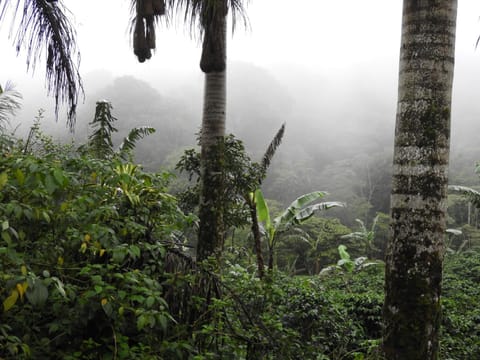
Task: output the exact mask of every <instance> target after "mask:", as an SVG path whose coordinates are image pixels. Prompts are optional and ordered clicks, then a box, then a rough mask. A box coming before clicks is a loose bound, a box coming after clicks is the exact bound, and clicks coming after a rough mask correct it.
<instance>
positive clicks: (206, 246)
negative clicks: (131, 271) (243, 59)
mask: <svg viewBox="0 0 480 360" xmlns="http://www.w3.org/2000/svg"><path fill="white" fill-rule="evenodd" d="M219 3H223V0H222V1H219ZM219 7H220V8H221V9H223V6H219ZM211 16H213V17H214V21H211V22H210V26H208V27H206V28H205V33H204V40H203V41H204V42H203V51H202V59H201V62H200V67H201V69H202V71H203V72H204V73H205V90H204V100H203V101H204V102H203V119H202V130H201V137H200V145H201V194H200V210H199V219H200V225H199V231H198V244H197V259H198V260H200V261H201V260H204V259H206V258H207V257H209V256H211V255H219V254H220V253H221V250H222V247H223V240H224V232H225V231H224V224H223V211H224V205H223V202H224V201H223V200H224V194H223V192H224V185H223V184H224V178H223V177H224V171H223V159H224V155H223V138H224V135H225V117H226V40H227V33H226V9H224V11H218V8H215V12H214V14H213V15H211Z"/></svg>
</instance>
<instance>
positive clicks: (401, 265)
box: [383, 0, 457, 360]
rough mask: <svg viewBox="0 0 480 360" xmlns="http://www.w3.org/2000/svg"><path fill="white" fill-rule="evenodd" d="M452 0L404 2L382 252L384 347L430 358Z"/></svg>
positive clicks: (436, 321) (441, 224)
mask: <svg viewBox="0 0 480 360" xmlns="http://www.w3.org/2000/svg"><path fill="white" fill-rule="evenodd" d="M456 9H457V1H456V0H405V1H404V5H403V18H402V40H401V50H400V71H399V85H398V86H399V87H398V103H397V118H396V127H395V150H394V160H393V180H392V196H391V224H390V242H389V245H388V250H387V257H386V273H385V303H384V309H383V316H384V344H383V348H384V352H385V356H386V358H387V359H389V360H397V359H398V360H406V359H408V360H415V359H419V360H420V359H422V360H429V359H437V358H438V350H439V339H438V337H439V328H440V318H441V304H440V294H441V282H442V261H443V253H444V250H443V241H444V236H445V228H446V221H445V217H446V206H447V181H448V160H449V147H450V106H451V95H452V82H453V70H454V52H455V51H454V50H455V49H454V48H455V25H456Z"/></svg>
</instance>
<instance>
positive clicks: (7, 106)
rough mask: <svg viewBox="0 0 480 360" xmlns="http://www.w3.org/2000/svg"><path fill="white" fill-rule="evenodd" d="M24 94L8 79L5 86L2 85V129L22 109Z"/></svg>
mask: <svg viewBox="0 0 480 360" xmlns="http://www.w3.org/2000/svg"><path fill="white" fill-rule="evenodd" d="M21 99H22V95H21V94H20V93H19V92H18V91H16V90H15V86H14V85H13V84H12V83H11V82H9V81H7V83H6V84H5V88H2V86H1V85H0V130H4V129H5V126H6V125H7V124H8V123H9V119H10V117H11V116H14V115H15V113H16V112H17V110H19V109H20V107H21V103H20V100H21Z"/></svg>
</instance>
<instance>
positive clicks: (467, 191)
mask: <svg viewBox="0 0 480 360" xmlns="http://www.w3.org/2000/svg"><path fill="white" fill-rule="evenodd" d="M448 190H449V191H450V192H454V193H458V194H460V195H463V196H464V197H465V198H466V199H467V200H468V201H470V202H471V203H472V204H473V206H475V207H476V208H478V209H480V192H479V191H477V190H475V189H472V188H469V187H467V186H460V185H449V186H448Z"/></svg>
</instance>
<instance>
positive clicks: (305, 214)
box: [291, 201, 345, 224]
mask: <svg viewBox="0 0 480 360" xmlns="http://www.w3.org/2000/svg"><path fill="white" fill-rule="evenodd" d="M343 206H345V204H343V203H341V202H338V201H328V202H322V203H319V204H314V205H310V206H307V207H306V208H303V209H301V210H299V211H298V212H297V214H296V215H295V217H294V218H293V219H292V221H291V223H294V224H299V223H301V222H303V221H305V220H308V219H310V218H311V217H312V216H313V214H314V213H315V212H316V211H322V210H328V209H331V208H333V207H343Z"/></svg>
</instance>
